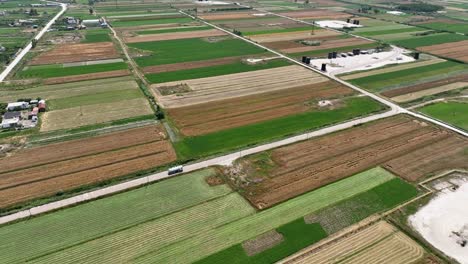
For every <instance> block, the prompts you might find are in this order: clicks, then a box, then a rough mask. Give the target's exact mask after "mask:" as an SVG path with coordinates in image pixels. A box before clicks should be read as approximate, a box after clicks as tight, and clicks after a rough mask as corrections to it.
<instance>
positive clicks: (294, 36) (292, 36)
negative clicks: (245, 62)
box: [248, 29, 340, 43]
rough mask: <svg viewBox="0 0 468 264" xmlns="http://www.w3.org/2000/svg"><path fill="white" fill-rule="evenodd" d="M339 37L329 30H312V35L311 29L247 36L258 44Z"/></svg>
mask: <svg viewBox="0 0 468 264" xmlns="http://www.w3.org/2000/svg"><path fill="white" fill-rule="evenodd" d="M339 35H340V33H338V32H334V31H330V30H323V29H317V30H314V33H313V34H312V29H309V30H303V31H293V32H281V33H268V34H260V35H249V36H248V38H249V39H251V40H253V41H255V42H258V43H266V42H273V43H274V42H277V41H290V40H302V39H315V38H317V39H319V38H326V37H334V36H339Z"/></svg>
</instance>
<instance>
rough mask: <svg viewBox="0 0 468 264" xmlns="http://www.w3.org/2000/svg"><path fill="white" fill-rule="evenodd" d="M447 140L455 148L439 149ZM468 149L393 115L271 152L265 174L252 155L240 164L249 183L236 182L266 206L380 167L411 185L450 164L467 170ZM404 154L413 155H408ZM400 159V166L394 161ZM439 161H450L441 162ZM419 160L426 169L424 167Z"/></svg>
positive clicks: (430, 128) (443, 133) (460, 142)
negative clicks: (406, 180) (448, 160)
mask: <svg viewBox="0 0 468 264" xmlns="http://www.w3.org/2000/svg"><path fill="white" fill-rule="evenodd" d="M445 141H455V142H457V144H458V147H456V148H454V146H453V144H451V145H446V147H445V148H442V149H444V150H445V151H444V150H442V149H440V146H444V145H443V144H442V145H441V143H443V142H445ZM427 146H429V147H427ZM434 146H439V148H437V149H435V148H434ZM467 146H468V141H466V140H462V139H460V138H459V137H457V136H455V135H453V134H451V133H449V132H447V131H445V130H442V129H440V128H437V127H434V126H430V125H428V124H426V123H424V122H420V121H416V120H414V119H411V118H409V117H406V116H397V117H392V118H388V119H385V120H380V121H376V122H373V123H370V124H366V125H364V126H361V127H356V128H352V129H349V130H347V131H344V132H341V133H337V134H333V135H330V136H324V137H320V138H316V139H312V140H309V141H305V142H301V143H298V144H293V145H290V146H286V147H282V148H278V149H275V150H273V151H271V154H270V156H269V157H270V158H268V159H271V160H270V161H269V162H270V163H271V165H270V170H269V171H268V173H266V174H259V172H258V171H257V170H258V169H256V168H258V167H257V166H261V165H256V162H255V156H252V159H253V160H249V158H246V159H245V160H244V161H239V164H240V166H241V167H242V168H243V170H245V171H247V172H248V173H247V180H246V182H247V183H250V184H245V182H244V183H243V182H240V183H239V182H237V184H238V185H239V187H240V188H242V189H243V193H244V194H245V196H246V198H247V199H248V200H249V201H250V202H251V203H252V204H253V205H255V206H256V207H257V208H265V207H270V206H272V205H274V204H277V203H280V202H282V201H284V200H287V199H290V198H292V197H294V196H297V195H299V194H302V193H305V192H308V191H310V190H313V189H317V188H320V187H321V186H323V185H326V184H329V183H331V182H334V181H337V180H339V179H343V178H345V177H348V176H350V175H353V174H355V173H357V172H360V171H363V170H365V169H368V168H370V167H375V166H378V165H380V164H384V165H386V167H388V168H391V170H392V171H393V172H395V173H397V174H398V175H400V176H401V177H403V178H405V179H408V180H412V181H415V180H417V179H419V178H421V177H422V176H425V175H426V174H427V173H431V172H436V171H439V170H442V169H446V168H447V167H450V166H455V165H456V166H468V165H467V164H468V162H467V161H468V156H467V155H465V154H463V151H462V150H463V149H464V148H466V147H467ZM439 150H440V151H439ZM407 153H414V154H413V155H408V156H407V157H406V154H407ZM423 155H424V157H425V158H422V156H423ZM402 156H405V158H403V159H402V161H404V162H394V161H393V160H392V159H399V158H400V157H402ZM436 156H438V158H437V157H436ZM414 157H417V158H414ZM442 157H445V158H446V159H451V160H452V161H453V162H451V163H450V164H447V163H445V162H441V160H442ZM422 159H426V160H428V162H430V163H431V164H430V166H427V165H423V163H425V162H421V160H422ZM416 161H418V162H416ZM263 162H265V161H263ZM387 162H389V163H387ZM402 164H411V166H404V165H402ZM234 179H235V177H234ZM254 182H255V183H256V184H252V183H254Z"/></svg>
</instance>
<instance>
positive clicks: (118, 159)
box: [0, 126, 176, 208]
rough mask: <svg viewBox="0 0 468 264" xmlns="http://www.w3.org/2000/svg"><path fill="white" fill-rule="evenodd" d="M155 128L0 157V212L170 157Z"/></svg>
mask: <svg viewBox="0 0 468 264" xmlns="http://www.w3.org/2000/svg"><path fill="white" fill-rule="evenodd" d="M165 138H166V135H165V134H164V132H163V130H162V128H161V127H159V126H147V127H142V128H137V129H131V130H125V131H120V132H115V133H111V134H107V135H102V136H96V137H92V138H87V139H80V140H74V141H69V142H64V143H57V144H51V145H47V146H43V147H36V148H31V149H25V150H21V151H19V152H16V153H14V154H13V155H12V156H10V157H7V158H4V159H0V168H1V172H2V173H1V174H0V196H1V197H2V199H1V200H0V208H6V207H10V206H13V205H15V204H18V203H22V202H26V201H28V200H31V199H35V198H40V197H45V196H49V195H54V194H56V193H58V192H62V191H67V190H71V189H74V188H78V187H81V186H84V185H90V184H94V183H97V182H101V181H104V180H109V179H112V178H116V177H120V176H125V175H128V174H130V173H134V172H137V171H140V170H146V169H150V168H153V167H157V166H160V165H163V164H166V163H169V162H171V161H174V160H175V159H176V155H175V152H174V150H173V149H172V146H171V144H170V143H169V142H168V141H166V140H165Z"/></svg>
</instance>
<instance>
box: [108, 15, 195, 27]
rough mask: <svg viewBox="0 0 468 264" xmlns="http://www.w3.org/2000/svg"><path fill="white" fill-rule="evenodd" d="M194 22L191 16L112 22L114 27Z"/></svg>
mask: <svg viewBox="0 0 468 264" xmlns="http://www.w3.org/2000/svg"><path fill="white" fill-rule="evenodd" d="M190 22H193V20H192V19H191V18H188V17H181V18H159V19H145V20H134V21H132V20H128V21H112V22H110V24H111V25H112V26H113V27H135V26H144V25H158V24H174V23H179V24H181V23H190Z"/></svg>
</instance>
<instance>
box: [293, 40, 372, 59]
mask: <svg viewBox="0 0 468 264" xmlns="http://www.w3.org/2000/svg"><path fill="white" fill-rule="evenodd" d="M377 46H379V44H378V43H369V44H362V45H353V46H346V47H339V48H331V49H322V50H314V51H304V52H298V53H289V54H288V55H289V56H293V57H298V58H301V57H302V56H311V57H319V56H326V55H327V54H328V53H329V52H333V51H336V52H349V51H352V50H353V49H372V48H375V47H377Z"/></svg>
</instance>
